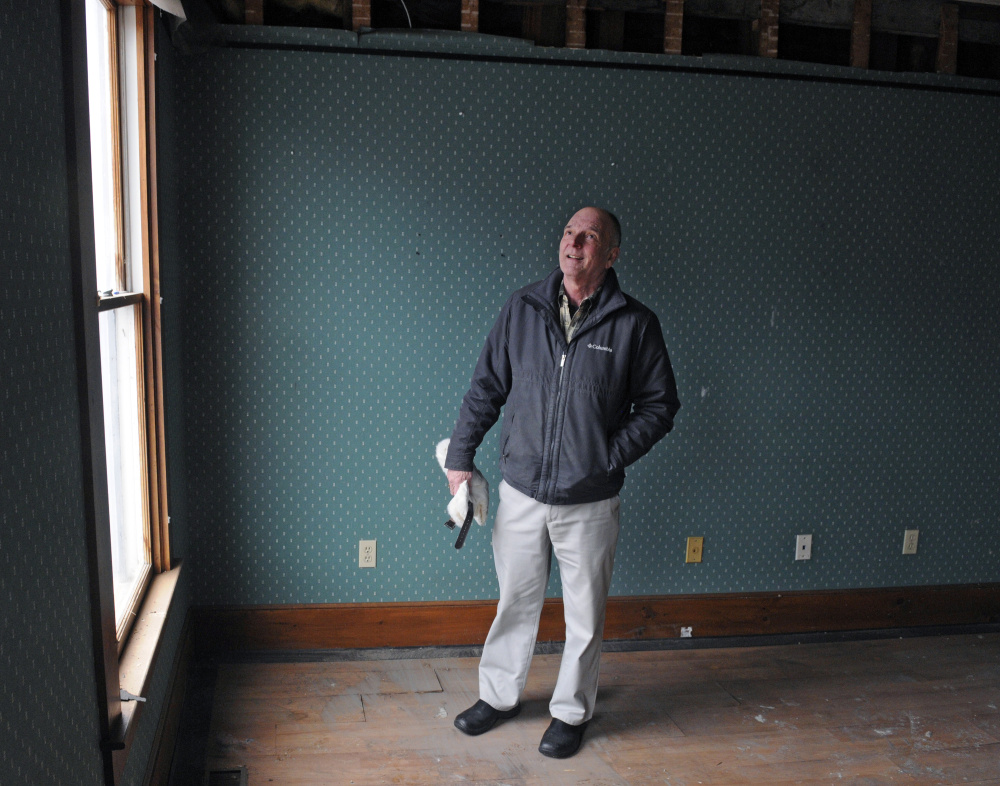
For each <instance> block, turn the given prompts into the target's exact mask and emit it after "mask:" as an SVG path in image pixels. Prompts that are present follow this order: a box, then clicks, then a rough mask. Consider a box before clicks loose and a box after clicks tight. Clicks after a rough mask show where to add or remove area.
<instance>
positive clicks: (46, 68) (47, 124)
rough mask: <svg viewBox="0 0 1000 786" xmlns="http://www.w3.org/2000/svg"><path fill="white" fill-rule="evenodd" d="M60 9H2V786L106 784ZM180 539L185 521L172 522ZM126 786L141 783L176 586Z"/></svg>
mask: <svg viewBox="0 0 1000 786" xmlns="http://www.w3.org/2000/svg"><path fill="white" fill-rule="evenodd" d="M60 24H61V20H60V14H59V4H58V3H7V4H4V5H3V6H2V8H0V73H3V75H4V76H3V83H2V84H3V89H2V104H0V105H2V107H3V108H2V110H0V238H2V240H0V603H2V604H3V614H0V673H2V674H3V678H2V679H0V729H2V730H3V745H2V746H0V784H2V785H3V786H7V784H10V785H11V786H14V784H42V783H44V784H53V785H54V786H55V785H56V784H66V785H67V786H87V785H88V784H99V783H103V782H104V774H103V766H102V758H101V753H100V749H99V747H98V743H99V734H98V705H97V694H96V688H95V674H94V655H93V646H92V634H91V616H90V614H91V612H90V603H89V598H90V590H89V582H88V573H87V571H88V568H87V551H86V550H87V544H86V532H85V520H84V500H83V471H82V459H81V445H80V422H79V411H80V410H79V404H78V399H77V377H76V353H75V346H74V324H73V300H72V298H73V293H72V274H71V267H70V264H71V258H70V233H71V231H72V225H71V219H70V214H69V202H68V194H69V185H68V181H67V176H68V170H67V163H66V157H65V151H66V137H65V128H66V121H65V112H64V103H63V102H64V92H63V82H62V80H63V74H62V52H61V40H60ZM177 527H178V529H179V530H181V531H182V530H183V523H182V522H179V523H178V524H177ZM182 584H183V586H182V588H181V589H179V590H178V596H177V597H178V600H177V602H176V605H175V608H174V609H173V611H172V615H171V618H170V620H169V621H168V623H167V628H166V633H165V636H164V640H163V644H162V647H161V650H160V652H161V656H160V660H159V661H158V663H157V668H156V671H155V673H154V675H153V680H152V684H151V687H150V690H149V692H148V694H147V696H148V699H149V701H148V703H147V705H146V706H145V708H144V712H143V715H142V717H141V720H140V723H139V727H138V729H137V732H136V733H137V737H136V741H135V743H134V747H133V749H132V753H131V755H130V758H129V760H128V763H127V765H126V770H125V776H124V778H123V780H122V783H124V784H137V783H142V782H143V778H144V776H145V773H146V767H147V763H148V760H149V757H150V752H151V750H152V745H153V738H154V735H155V732H156V727H157V722H158V719H159V713H160V710H161V708H162V706H163V701H164V697H165V694H166V690H167V683H168V682H169V676H170V669H171V667H172V663H173V659H174V654H175V653H176V651H177V646H178V642H179V640H180V632H181V626H182V624H183V621H184V616H185V613H186V611H187V606H188V605H189V602H188V601H187V599H186V598H187V594H188V593H189V589H188V587H187V585H186V583H184V582H183V579H182Z"/></svg>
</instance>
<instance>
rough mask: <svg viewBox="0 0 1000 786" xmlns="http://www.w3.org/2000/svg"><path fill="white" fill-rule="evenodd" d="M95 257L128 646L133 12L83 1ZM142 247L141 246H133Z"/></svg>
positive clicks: (134, 273) (141, 586) (135, 582)
mask: <svg viewBox="0 0 1000 786" xmlns="http://www.w3.org/2000/svg"><path fill="white" fill-rule="evenodd" d="M86 5H87V82H88V88H89V95H90V151H91V178H92V181H93V196H94V250H95V261H96V271H95V272H96V276H97V293H95V294H97V295H98V296H99V297H100V305H99V311H100V316H99V318H98V319H99V325H100V343H101V382H102V384H101V389H102V394H103V399H104V437H105V450H106V461H107V480H108V506H109V516H110V524H111V563H112V574H113V583H114V605H115V638H116V640H117V642H118V644H119V649H121V645H122V644H123V643H124V641H125V638H126V636H127V634H128V632H129V629H130V627H131V623H132V621H133V620H134V619H135V616H136V612H137V610H138V606H139V603H140V602H141V600H142V598H143V595H144V592H145V588H146V586H147V584H148V579H149V575H150V568H151V566H152V553H151V548H150V546H151V544H150V520H151V518H152V517H151V515H150V510H149V501H150V495H149V482H148V466H147V462H146V429H145V422H144V421H145V414H146V413H145V407H144V406H143V403H144V398H145V395H144V392H145V391H144V385H143V383H144V381H145V375H144V373H143V372H144V356H143V341H142V338H143V329H144V325H143V318H142V317H143V309H144V307H146V308H148V304H146V303H144V302H143V301H144V298H143V297H138V295H139V294H140V293H143V283H144V275H143V273H144V268H145V266H146V265H145V262H146V259H145V257H146V255H145V254H144V253H143V248H142V243H141V239H140V238H141V234H142V218H143V211H142V201H143V200H142V199H141V194H139V193H137V192H138V191H139V188H138V186H139V185H140V183H141V180H142V178H141V167H140V166H139V164H140V161H139V150H138V147H139V145H138V138H137V137H138V135H139V134H140V133H141V124H140V122H139V117H138V110H139V106H138V101H137V95H136V90H135V86H136V82H137V80H136V76H137V73H136V72H137V68H136V62H135V61H136V55H138V54H139V47H138V45H137V43H138V42H137V41H136V40H135V32H136V30H135V13H136V9H135V8H134V7H130V8H122V9H117V8H115V7H114V6H112V5H110V4H106V3H105V2H103V0H86ZM137 241H140V242H137Z"/></svg>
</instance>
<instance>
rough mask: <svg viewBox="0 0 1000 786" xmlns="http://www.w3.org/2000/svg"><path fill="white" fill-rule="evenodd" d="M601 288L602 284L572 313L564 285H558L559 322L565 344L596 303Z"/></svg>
mask: <svg viewBox="0 0 1000 786" xmlns="http://www.w3.org/2000/svg"><path fill="white" fill-rule="evenodd" d="M603 287H604V285H603V284H602V285H601V286H599V287H598V288H597V289H595V290H594V291H593V292H591V293H590V295H589V296H588V297H586V298H584V299H583V301H582V302H581V303H580V305H579V306H578V307H577V308H576V310H575V311H574V310H573V307H572V305H571V304H570V302H569V295H567V294H566V285H565V284H564V283H561V284H559V321H560V322H561V323H562V328H563V332H564V333H565V334H566V343H567V344H568V343H569V342H570V341H571V340H572V339H573V334H574V333H576V330H577V328H578V327H580V325H582V324H583V321H584V320H585V319H586V318H587V315H588V314H590V311H591V309H593V307H594V303H596V302H597V296H598V295H599V294H600V292H601V289H603Z"/></svg>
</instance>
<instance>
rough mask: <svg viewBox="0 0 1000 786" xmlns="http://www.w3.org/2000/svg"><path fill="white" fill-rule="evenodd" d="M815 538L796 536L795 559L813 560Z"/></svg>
mask: <svg viewBox="0 0 1000 786" xmlns="http://www.w3.org/2000/svg"><path fill="white" fill-rule="evenodd" d="M812 550H813V536H812V535H796V537H795V559H797V560H800V559H812Z"/></svg>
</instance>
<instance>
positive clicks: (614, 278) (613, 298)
mask: <svg viewBox="0 0 1000 786" xmlns="http://www.w3.org/2000/svg"><path fill="white" fill-rule="evenodd" d="M562 280H563V273H562V271H561V270H560V269H559V268H556V269H555V270H553V271H552V272H551V273H549V275H548V276H546V277H545V278H544V279H543V280H542V281H539V282H538V283H537V284H535V285H534V286H533V287H531V288H529V289H528V291H527V292H526V293H525V294H524V295H522V299H523V300H524V301H525V302H526V303H528V304H529V305H531V306H532V307H533V308H534V309H535V310H537V311H538V312H540V313H541V314H542V315H543V316H544V317H545V319H546V321H547V322H549V323H550V325H551V326H552V327H553V329H555V330H556V331H557V332H561V331H560V330H559V286H560V285H561V284H562ZM625 305H626V302H625V295H624V294H623V293H622V291H621V288H620V287H619V286H618V275H617V274H616V273H615V269H614V268H608V272H607V274H606V275H605V276H604V283H603V284H602V285H601V291H600V292H599V293H598V294H597V302H596V303H594V307H593V309H591V312H590V314H589V315H588V316H587V319H586V321H585V322H584V323H583V324H582V325H581V326H580V330H579V331H578V333H579V332H583V331H586V330H587V329H588V328H590V327H591V326H593V325H596V324H597V323H598V322H600V321H601V320H602V319H604V317H605V316H607V315H608V314H610V313H611V312H613V311H617V310H618V309H620V308H623V307H624V306H625ZM574 338H575V336H574Z"/></svg>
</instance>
